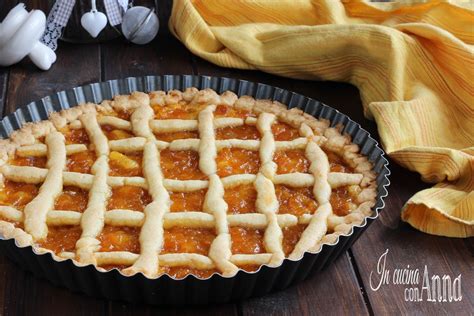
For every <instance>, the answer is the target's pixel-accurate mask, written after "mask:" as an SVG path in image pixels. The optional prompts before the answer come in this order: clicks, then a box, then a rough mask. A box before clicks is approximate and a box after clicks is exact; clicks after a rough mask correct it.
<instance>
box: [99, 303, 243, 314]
mask: <svg viewBox="0 0 474 316" xmlns="http://www.w3.org/2000/svg"><path fill="white" fill-rule="evenodd" d="M107 314H108V315H114V316H135V315H165V316H166V315H183V316H186V315H189V316H199V315H225V316H231V315H238V313H237V307H236V305H235V304H221V305H209V306H149V305H133V304H125V303H120V302H110V304H109V309H108V313H107Z"/></svg>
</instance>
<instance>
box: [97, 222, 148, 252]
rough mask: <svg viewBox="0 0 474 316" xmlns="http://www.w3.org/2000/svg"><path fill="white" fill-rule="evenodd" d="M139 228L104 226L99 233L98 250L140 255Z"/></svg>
mask: <svg viewBox="0 0 474 316" xmlns="http://www.w3.org/2000/svg"><path fill="white" fill-rule="evenodd" d="M139 238H140V228H139V227H125V226H124V227H119V226H110V225H105V226H104V229H103V230H102V232H101V233H100V235H99V237H98V238H97V239H99V241H100V250H99V251H104V252H109V251H128V252H133V253H140V241H139Z"/></svg>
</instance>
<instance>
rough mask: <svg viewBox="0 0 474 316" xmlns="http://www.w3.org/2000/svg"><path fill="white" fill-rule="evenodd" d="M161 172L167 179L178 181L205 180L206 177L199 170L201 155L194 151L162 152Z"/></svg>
mask: <svg viewBox="0 0 474 316" xmlns="http://www.w3.org/2000/svg"><path fill="white" fill-rule="evenodd" d="M160 159H161V161H160V162H161V170H162V171H163V175H164V177H165V178H167V179H177V180H204V179H206V178H207V177H206V175H204V174H203V173H202V172H201V170H199V154H198V153H197V152H196V151H194V150H176V151H175V150H169V149H165V150H162V151H161V155H160Z"/></svg>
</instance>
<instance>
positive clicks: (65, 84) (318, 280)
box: [0, 0, 474, 315]
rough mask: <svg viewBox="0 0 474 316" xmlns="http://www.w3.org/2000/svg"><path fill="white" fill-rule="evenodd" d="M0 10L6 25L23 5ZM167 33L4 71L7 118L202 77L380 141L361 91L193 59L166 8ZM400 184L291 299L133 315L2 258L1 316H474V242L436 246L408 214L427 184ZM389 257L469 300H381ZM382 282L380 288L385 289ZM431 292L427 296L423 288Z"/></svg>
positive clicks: (403, 179) (64, 51)
mask: <svg viewBox="0 0 474 316" xmlns="http://www.w3.org/2000/svg"><path fill="white" fill-rule="evenodd" d="M16 2H17V1H14V0H2V1H0V20H2V19H3V17H4V16H5V15H6V13H7V12H8V11H9V9H10V8H12V7H13V5H14V4H16ZM25 2H26V3H27V4H28V5H29V8H42V6H43V8H44V2H45V1H32V0H31V1H25ZM161 2H162V3H161V4H160V5H159V10H158V11H159V15H160V21H161V30H160V33H159V35H158V37H157V38H156V39H155V40H154V41H153V42H152V43H151V44H149V45H146V46H136V45H131V44H127V43H125V42H124V40H122V39H118V40H114V41H111V42H107V43H101V44H90V45H73V44H68V43H63V42H61V43H60V47H59V49H58V51H57V55H58V61H57V62H56V64H55V65H54V66H53V67H52V68H51V69H50V70H49V71H47V72H42V71H39V70H38V69H37V68H35V67H34V66H33V65H32V64H31V63H30V62H29V61H28V60H24V61H22V62H21V63H19V64H17V65H14V66H12V67H9V68H0V111H1V113H2V114H3V115H7V114H9V113H11V112H12V111H14V110H15V109H16V108H18V107H19V106H22V105H25V104H27V103H29V102H30V101H33V100H37V99H39V98H42V97H44V96H47V95H49V94H51V93H53V92H56V91H60V90H64V89H69V88H72V87H75V86H80V85H84V84H87V83H91V82H97V81H103V80H109V79H116V78H124V77H129V76H143V75H157V74H196V75H213V76H225V77H233V78H242V79H247V80H252V81H257V82H263V83H266V84H270V85H275V86H279V87H282V88H285V89H289V90H293V91H295V92H298V93H302V94H304V95H306V96H309V97H312V98H315V99H318V100H321V101H323V102H324V103H326V104H328V105H331V106H333V107H334V108H336V109H338V110H340V111H342V112H344V113H346V114H348V115H349V116H351V117H352V118H353V119H354V120H356V121H358V122H359V123H361V125H362V126H363V127H364V128H365V129H367V130H368V131H370V132H371V133H372V135H373V136H374V137H378V133H377V129H376V126H375V124H374V122H372V121H369V120H367V119H365V118H364V117H363V115H362V111H361V102H360V97H359V93H358V90H357V89H356V88H355V87H353V86H351V85H349V84H343V83H334V82H315V81H300V80H293V79H287V78H281V77H277V76H273V75H269V74H266V73H262V72H258V71H240V70H234V69H225V68H220V67H217V66H215V65H213V64H210V63H208V62H206V61H204V60H202V59H200V58H198V57H196V56H194V55H192V54H191V53H190V52H189V51H188V50H187V49H186V48H185V47H184V46H183V45H182V44H181V43H180V42H178V41H177V40H176V39H175V38H174V37H172V36H171V35H170V33H169V31H168V29H167V20H168V17H169V14H170V10H171V8H170V7H171V4H170V3H169V2H168V1H161ZM390 169H391V171H392V176H391V177H390V180H391V182H392V184H391V186H390V187H389V192H390V194H389V196H388V198H386V207H385V209H384V210H383V212H382V213H381V215H380V218H379V219H378V220H377V221H375V222H374V223H373V224H372V226H371V227H370V228H369V229H368V230H367V231H366V232H365V234H363V236H361V237H360V239H359V240H358V241H357V242H356V243H355V244H354V246H353V247H352V248H351V249H350V250H349V251H347V252H346V253H344V254H342V255H341V256H340V257H339V258H338V259H337V260H336V262H335V263H334V264H333V265H332V266H331V267H329V268H327V269H326V270H324V271H323V272H322V273H320V274H317V275H313V276H312V277H310V278H309V279H308V280H306V281H304V282H301V283H300V284H298V285H295V286H292V287H290V288H289V289H287V290H284V291H281V292H277V293H274V294H271V295H267V296H265V297H261V298H254V299H249V300H246V301H243V302H237V303H232V304H226V305H217V306H201V307H192V306H191V307H165V308H163V307H153V306H146V305H130V304H125V303H122V302H114V301H107V300H103V299H96V298H90V297H86V296H84V295H81V294H76V293H72V292H70V291H68V290H65V289H62V288H58V287H55V286H53V285H51V284H50V283H48V282H47V281H44V280H38V279H36V278H35V277H33V276H32V275H31V274H30V273H28V272H25V271H23V270H21V269H20V268H18V267H16V266H15V265H14V264H13V263H12V262H10V261H9V260H8V259H7V258H5V256H3V255H1V254H0V315H17V314H29V315H33V314H34V315H56V314H57V315H66V314H67V315H79V314H83V315H95V314H97V315H109V314H113V315H127V314H134V315H139V314H152V313H153V314H158V313H160V314H178V313H183V314H193V315H195V314H205V313H212V314H219V315H248V314H258V315H260V314H295V315H301V314H316V313H320V314H338V315H339V314H389V313H390V314H400V313H403V314H405V313H410V314H431V315H437V314H473V313H474V243H473V241H474V238H470V239H454V238H443V237H436V236H430V235H427V234H424V233H421V232H419V231H416V230H415V229H413V228H411V227H410V226H409V225H408V224H406V223H404V222H402V221H401V220H400V210H401V208H402V206H403V204H404V203H405V202H406V201H407V200H408V198H409V197H410V196H411V195H413V194H414V193H415V192H416V191H418V190H421V189H423V188H426V187H428V185H427V184H425V183H423V182H421V181H420V177H419V175H418V174H415V173H412V172H409V171H407V170H405V169H402V168H401V167H399V166H397V165H396V163H394V162H392V163H391V166H390ZM387 249H388V250H389V252H388V254H387V258H386V269H387V270H391V275H392V273H393V271H394V269H397V268H407V266H408V265H409V267H410V268H411V269H419V270H420V273H423V270H424V267H425V265H426V266H427V269H428V272H429V275H430V277H431V275H434V274H438V275H440V276H441V277H442V276H443V275H449V276H451V278H452V279H454V278H455V277H457V276H458V275H461V284H462V300H461V301H459V302H451V303H450V302H442V303H434V302H427V301H426V293H425V297H424V298H423V301H422V302H410V301H406V300H405V289H406V288H408V287H410V286H406V285H395V284H392V283H393V282H392V280H390V281H391V282H390V284H388V285H382V286H381V287H380V289H379V290H378V291H373V290H371V287H370V274H371V272H372V271H373V272H374V273H376V271H377V262H378V259H379V257H380V256H381V255H382V253H384V252H385V251H386V250H387ZM378 279H379V278H378V277H374V276H373V281H378ZM419 287H421V286H419Z"/></svg>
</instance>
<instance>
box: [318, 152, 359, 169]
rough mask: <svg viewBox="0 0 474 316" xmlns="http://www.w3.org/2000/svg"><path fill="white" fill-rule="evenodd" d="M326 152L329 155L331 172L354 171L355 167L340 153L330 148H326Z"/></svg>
mask: <svg viewBox="0 0 474 316" xmlns="http://www.w3.org/2000/svg"><path fill="white" fill-rule="evenodd" d="M324 152H325V153H326V155H327V156H328V160H329V168H330V172H344V173H352V172H354V169H353V168H351V167H349V166H348V164H347V163H346V162H345V161H344V160H343V159H342V158H341V157H340V156H339V155H338V154H336V153H334V152H332V151H329V150H325V151H324Z"/></svg>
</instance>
